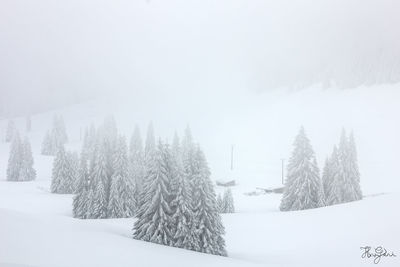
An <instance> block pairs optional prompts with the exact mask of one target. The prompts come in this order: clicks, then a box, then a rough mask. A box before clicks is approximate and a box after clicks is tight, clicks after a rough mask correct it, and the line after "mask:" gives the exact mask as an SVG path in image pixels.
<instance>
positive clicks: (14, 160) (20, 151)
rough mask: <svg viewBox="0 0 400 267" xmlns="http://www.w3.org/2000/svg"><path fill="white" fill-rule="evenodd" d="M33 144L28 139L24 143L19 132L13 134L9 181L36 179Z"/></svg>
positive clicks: (9, 160) (8, 173)
mask: <svg viewBox="0 0 400 267" xmlns="http://www.w3.org/2000/svg"><path fill="white" fill-rule="evenodd" d="M33 164H34V160H33V156H32V149H31V144H30V142H29V140H28V138H25V140H24V141H23V142H22V141H21V138H20V135H19V133H18V131H15V132H14V134H13V140H12V143H11V147H10V154H9V159H8V167H7V181H32V180H35V179H36V171H35V169H34V168H33Z"/></svg>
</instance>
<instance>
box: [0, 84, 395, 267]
mask: <svg viewBox="0 0 400 267" xmlns="http://www.w3.org/2000/svg"><path fill="white" fill-rule="evenodd" d="M399 89H400V85H393V86H385V87H384V86H382V87H380V88H378V90H377V88H371V89H365V88H363V89H362V90H361V89H355V90H349V91H335V90H334V91H318V90H306V91H302V92H294V93H292V94H289V95H286V94H284V93H281V92H276V93H270V94H264V95H258V96H248V95H241V94H240V93H233V95H232V98H231V99H230V100H229V101H230V103H229V104H227V103H225V102H224V103H221V102H220V101H222V98H216V99H201V98H196V99H194V100H193V103H181V104H180V105H179V106H176V105H174V106H173V107H172V106H170V105H169V104H168V103H169V102H168V101H166V100H168V99H169V97H171V96H165V97H162V100H163V101H161V99H158V98H157V99H155V100H154V101H153V106H152V107H148V106H142V105H141V104H140V103H141V100H140V99H133V98H132V99H129V101H128V100H126V101H125V102H124V101H121V99H120V98H115V99H107V101H105V100H102V101H92V102H89V103H82V104H80V105H76V106H72V107H69V108H66V109H63V110H56V111H51V112H47V113H43V114H37V115H35V116H33V117H32V129H33V130H32V132H31V133H29V134H28V135H29V137H30V139H31V141H32V148H33V153H34V158H35V168H36V170H37V174H38V176H37V177H38V178H37V180H36V181H34V182H6V181H5V173H6V167H7V158H8V150H9V144H6V143H4V142H2V141H1V142H0V266H41V267H42V266H46V267H47V266H66V267H67V266H121V267H123V266H160V265H164V266H188V265H190V266H372V265H374V264H373V260H372V259H362V258H361V250H360V247H361V246H373V247H374V246H384V247H386V248H387V249H388V250H390V251H394V252H395V253H396V254H397V255H398V257H396V258H382V260H381V262H380V263H379V265H380V266H400V228H399V225H400V216H399V208H398V207H399V204H400V182H399V179H398V178H399V177H398V172H397V171H396V169H397V165H398V164H397V162H398V155H397V154H396V153H397V152H398V151H400V139H399V138H398V137H399V136H400V126H398V125H399V121H398V114H399V111H400V107H399V105H398V103H399V100H400V90H399ZM142 97H146V96H142ZM207 101H208V102H207ZM143 102H145V103H149V101H143ZM196 103H197V104H196ZM205 103H208V104H207V105H206V107H207V108H205V109H203V110H201V112H200V111H199V109H193V108H192V109H191V110H195V111H192V112H184V111H185V109H186V108H187V107H189V106H193V105H195V106H197V105H198V106H204V105H205ZM293 110H295V111H296V112H293ZM110 113H112V114H114V115H115V117H116V120H117V122H118V124H119V128H120V130H121V132H123V133H126V134H127V135H128V134H130V133H131V131H132V129H133V126H134V124H135V123H138V124H139V125H140V126H141V129H142V135H144V132H145V127H146V124H147V123H148V122H149V121H150V120H153V123H154V125H155V128H156V133H157V134H158V135H160V136H161V137H166V136H168V137H171V136H172V134H173V132H174V131H175V130H179V131H182V129H183V128H184V127H185V125H186V123H188V122H190V125H191V128H192V132H193V135H194V137H195V138H196V139H197V140H198V141H199V142H200V144H201V145H202V146H203V147H204V150H205V153H206V156H207V158H208V160H209V163H210V167H211V170H212V173H213V178H214V179H228V178H235V179H237V182H238V186H236V187H234V188H233V193H234V198H235V204H236V210H237V213H235V214H227V215H223V221H224V225H225V228H226V236H225V238H226V242H227V251H228V253H229V257H228V258H224V257H217V256H211V255H205V254H200V253H195V252H191V251H185V250H180V249H176V248H170V247H163V246H159V245H155V244H151V243H145V242H141V241H137V240H133V239H132V237H131V236H132V230H131V229H132V226H133V222H134V219H107V220H78V219H74V218H72V216H71V202H72V196H71V195H54V194H50V193H49V184H50V176H51V166H52V157H47V156H41V155H40V145H41V142H42V139H43V137H44V134H45V132H46V130H47V129H49V128H50V126H51V120H52V117H53V115H54V114H62V115H63V116H64V118H65V122H66V126H67V130H68V134H69V138H70V143H69V144H68V145H67V149H71V150H78V149H79V147H80V141H79V140H80V138H79V136H80V131H81V129H83V127H84V126H85V125H88V124H89V123H91V122H95V123H99V122H100V121H101V120H102V119H103V117H104V116H105V115H108V114H110ZM176 118H178V119H176ZM301 124H303V125H304V126H305V128H306V131H307V133H308V135H309V137H310V139H311V143H312V145H313V146H314V148H315V150H316V153H317V158H318V161H319V164H320V167H321V168H322V166H321V164H322V163H323V160H324V158H325V156H327V155H328V154H329V153H330V151H331V149H332V146H333V144H334V143H337V142H338V139H339V134H340V131H341V127H342V126H344V127H346V128H348V129H353V130H354V131H355V135H356V141H357V145H358V148H359V161H360V171H361V175H362V178H361V186H362V189H363V191H364V194H365V195H366V197H365V199H364V200H362V201H360V202H355V203H349V204H343V205H337V206H332V207H326V208H321V209H315V210H308V211H299V212H288V213H282V212H279V211H278V206H279V201H280V195H279V194H271V195H259V196H247V195H245V194H244V193H246V192H249V191H252V190H255V188H256V187H269V186H277V185H280V178H281V177H280V171H281V170H280V159H281V158H288V156H289V155H290V152H291V143H292V142H293V138H294V136H295V135H296V133H297V130H298V128H299V126H300V125H301ZM5 125H6V120H3V121H0V134H1V136H3V133H4V131H5ZM17 126H18V128H19V129H20V130H21V131H23V129H24V119H23V118H19V119H17ZM232 143H234V144H235V171H234V172H231V171H230V170H229V164H230V162H229V153H230V145H231V144H232ZM217 190H218V191H222V189H221V188H218V189H217ZM382 193H384V194H382Z"/></svg>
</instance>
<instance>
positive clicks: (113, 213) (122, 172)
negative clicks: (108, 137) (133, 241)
mask: <svg viewBox="0 0 400 267" xmlns="http://www.w3.org/2000/svg"><path fill="white" fill-rule="evenodd" d="M133 194H134V188H133V184H132V182H131V180H130V179H129V172H128V155H127V146H126V142H125V139H124V138H122V137H120V138H119V140H118V144H117V150H116V152H115V155H114V173H113V175H112V177H111V189H110V196H109V202H108V218H125V217H131V216H133V213H134V211H135V207H136V203H135V198H134V195H133Z"/></svg>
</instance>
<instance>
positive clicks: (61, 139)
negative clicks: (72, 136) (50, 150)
mask: <svg viewBox="0 0 400 267" xmlns="http://www.w3.org/2000/svg"><path fill="white" fill-rule="evenodd" d="M53 135H54V138H55V144H56V145H57V144H60V145H61V144H62V145H64V144H65V143H67V142H68V135H67V131H66V128H65V122H64V118H63V117H62V116H55V117H54V121H53Z"/></svg>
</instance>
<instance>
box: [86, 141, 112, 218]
mask: <svg viewBox="0 0 400 267" xmlns="http://www.w3.org/2000/svg"><path fill="white" fill-rule="evenodd" d="M96 151H97V153H96V156H95V162H94V166H93V169H92V171H91V174H90V176H91V177H90V181H91V182H90V185H91V190H92V195H93V196H92V199H91V202H90V207H89V215H88V216H89V218H92V219H103V218H107V205H108V194H107V186H108V180H109V178H108V172H109V170H108V166H107V165H108V162H107V155H106V153H107V147H106V144H105V142H104V139H99V143H98V144H97V148H96Z"/></svg>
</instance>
